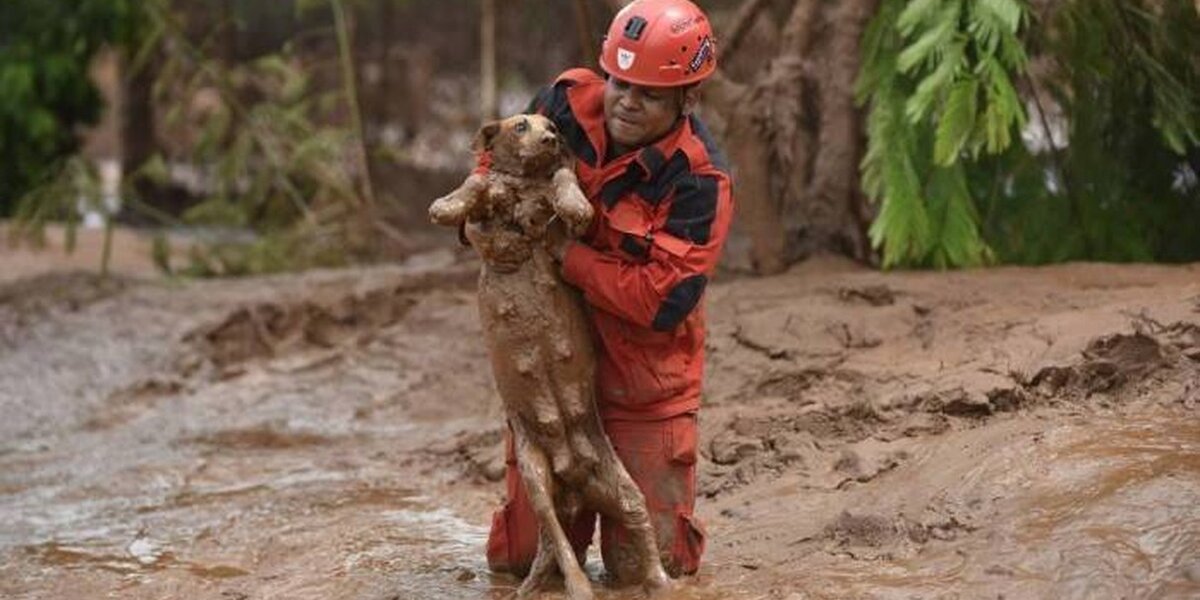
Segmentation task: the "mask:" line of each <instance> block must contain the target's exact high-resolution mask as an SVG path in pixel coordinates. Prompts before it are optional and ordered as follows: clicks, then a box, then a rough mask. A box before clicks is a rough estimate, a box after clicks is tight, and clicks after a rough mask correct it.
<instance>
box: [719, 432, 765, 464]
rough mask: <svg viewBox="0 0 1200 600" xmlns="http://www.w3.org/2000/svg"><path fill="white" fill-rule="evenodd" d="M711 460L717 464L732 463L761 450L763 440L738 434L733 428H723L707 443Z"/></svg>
mask: <svg viewBox="0 0 1200 600" xmlns="http://www.w3.org/2000/svg"><path fill="white" fill-rule="evenodd" d="M709 449H710V450H709V452H710V455H711V457H712V461H713V462H714V463H716V464H718V465H734V464H737V463H739V462H741V461H742V460H743V459H746V458H749V457H751V456H754V455H756V454H758V453H759V452H761V451H762V450H763V441H762V440H761V439H759V438H752V437H747V436H741V435H738V434H737V432H735V431H733V430H725V431H722V432H721V433H719V434H717V436H716V437H714V438H713V440H712V442H710V443H709Z"/></svg>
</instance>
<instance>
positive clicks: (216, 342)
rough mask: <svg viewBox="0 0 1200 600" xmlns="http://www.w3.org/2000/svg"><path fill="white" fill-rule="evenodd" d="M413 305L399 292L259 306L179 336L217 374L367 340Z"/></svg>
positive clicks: (402, 290) (403, 292)
mask: <svg viewBox="0 0 1200 600" xmlns="http://www.w3.org/2000/svg"><path fill="white" fill-rule="evenodd" d="M415 303H416V300H415V299H414V298H413V297H412V296H411V295H410V294H409V293H408V291H407V290H406V289H404V288H394V289H376V290H372V291H370V292H367V293H366V294H363V295H361V296H360V295H347V296H343V297H341V298H338V299H336V300H334V301H332V302H328V303H320V302H315V301H309V300H305V301H301V302H296V303H292V304H285V303H277V302H264V303H260V304H257V305H254V306H244V307H241V308H239V309H237V310H235V311H233V313H231V314H230V315H229V316H227V317H226V318H225V319H224V320H223V321H221V322H220V323H218V324H217V325H214V326H207V327H201V328H198V329H196V330H193V331H191V332H189V333H188V334H187V335H185V336H184V341H186V342H191V343H193V344H198V345H200V346H201V347H202V349H203V350H202V351H203V353H204V355H205V356H206V357H208V358H209V359H210V360H211V361H212V362H213V363H214V364H215V365H216V366H217V367H218V368H221V369H223V368H225V367H227V366H229V365H232V364H235V363H240V362H244V361H247V360H252V359H256V358H266V357H274V356H278V355H279V354H281V353H282V352H284V351H286V350H289V349H296V348H305V347H309V348H314V347H315V348H331V347H336V346H341V345H344V344H347V343H350V342H353V341H361V340H363V339H366V338H369V337H370V336H371V335H372V334H373V333H374V332H375V331H376V330H378V329H380V328H382V327H387V326H389V325H392V324H394V323H396V322H397V321H399V320H400V319H402V318H404V314H405V313H406V312H407V311H408V309H410V308H412V306H413V305H414V304H415Z"/></svg>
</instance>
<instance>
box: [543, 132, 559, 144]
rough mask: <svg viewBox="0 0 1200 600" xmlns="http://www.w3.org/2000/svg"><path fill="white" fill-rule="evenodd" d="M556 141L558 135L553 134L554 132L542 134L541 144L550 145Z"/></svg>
mask: <svg viewBox="0 0 1200 600" xmlns="http://www.w3.org/2000/svg"><path fill="white" fill-rule="evenodd" d="M557 141H558V137H556V136H555V135H554V134H552V133H547V134H546V135H543V136H542V143H543V144H545V145H547V146H549V145H552V144H554V143H555V142H557Z"/></svg>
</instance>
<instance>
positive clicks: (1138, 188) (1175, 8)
mask: <svg viewBox="0 0 1200 600" xmlns="http://www.w3.org/2000/svg"><path fill="white" fill-rule="evenodd" d="M1045 6H1046V8H1047V12H1046V13H1045V14H1041V15H1036V16H1035V15H1031V14H1030V13H1028V11H1027V9H1026V7H1025V6H1024V5H1023V4H1020V3H1019V2H1018V1H1017V0H979V1H978V2H962V1H958V0H912V1H910V2H906V1H904V0H884V2H883V4H882V6H881V9H880V13H879V14H878V15H877V16H876V17H875V19H874V21H873V22H872V24H871V27H870V29H869V31H868V33H867V35H866V36H865V37H864V41H863V43H864V62H863V68H862V71H861V73H860V80H859V90H858V91H859V95H860V96H859V97H860V101H862V102H868V103H869V105H870V109H869V114H868V134H869V136H870V140H869V144H868V150H867V154H866V157H865V159H864V161H863V187H864V189H865V190H866V191H867V193H868V194H869V195H870V196H871V197H872V198H874V199H876V200H879V201H881V202H882V206H881V209H880V212H879V216H878V218H877V219H876V221H875V222H874V224H873V225H872V228H871V231H870V233H871V236H872V241H873V243H874V244H875V245H876V247H881V248H882V251H883V263H884V266H885V267H892V266H898V265H906V266H921V265H932V266H936V267H947V266H970V265H976V264H980V263H983V262H986V261H988V260H989V259H991V258H992V257H993V256H995V257H996V258H998V259H999V260H1002V261H1005V262H1023V263H1044V262H1054V261H1064V260H1144V261H1148V260H1166V261H1182V260H1196V259H1197V258H1200V184H1198V183H1197V174H1198V173H1200V61H1197V60H1196V57H1197V56H1200V16H1198V15H1197V12H1196V11H1195V10H1194V7H1192V6H1191V5H1189V4H1188V3H1186V2H1181V1H1170V0H1166V1H1158V0H1138V1H1134V2H1126V1H1121V0H1068V1H1066V2H1061V3H1052V4H1048V5H1045ZM1018 36H1021V37H1020V38H1019V37H1018ZM1026 49H1028V51H1029V52H1030V54H1031V55H1033V56H1034V57H1035V60H1036V62H1037V64H1038V66H1039V68H1038V69H1036V70H1031V69H1029V68H1028V64H1029V63H1030V61H1029V60H1028V59H1027V58H1026V51H1027V50H1026ZM1018 90H1019V91H1018ZM1023 105H1025V106H1029V107H1031V110H1033V113H1032V114H1033V118H1032V122H1027V120H1026V116H1025V114H1024V110H1023ZM1022 128H1024V132H1025V134H1026V135H1027V136H1028V138H1029V139H1028V141H1027V142H1026V143H1017V144H1013V143H1012V142H1013V141H1014V139H1013V132H1015V131H1018V130H1020V129H1022ZM1055 130H1062V131H1063V132H1064V134H1061V135H1060V134H1059V133H1057V132H1055ZM1052 132H1055V133H1053V134H1052Z"/></svg>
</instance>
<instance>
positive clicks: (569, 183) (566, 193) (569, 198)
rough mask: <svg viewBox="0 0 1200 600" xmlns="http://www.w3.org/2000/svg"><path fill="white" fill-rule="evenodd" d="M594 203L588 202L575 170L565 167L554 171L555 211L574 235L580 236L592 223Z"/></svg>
mask: <svg viewBox="0 0 1200 600" xmlns="http://www.w3.org/2000/svg"><path fill="white" fill-rule="evenodd" d="M592 212H593V211H592V205H591V203H590V202H588V199H587V197H586V196H584V195H583V190H581V189H579V180H578V179H577V178H576V177H575V172H574V171H572V170H571V169H569V168H567V167H563V168H561V169H559V170H558V171H555V173H554V213H555V214H557V215H558V218H560V219H562V220H563V222H565V223H566V224H567V231H568V233H570V234H571V236H572V237H579V236H580V235H583V232H585V231H587V228H588V225H590V224H591V223H592Z"/></svg>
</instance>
